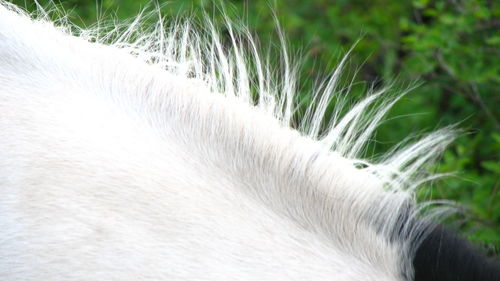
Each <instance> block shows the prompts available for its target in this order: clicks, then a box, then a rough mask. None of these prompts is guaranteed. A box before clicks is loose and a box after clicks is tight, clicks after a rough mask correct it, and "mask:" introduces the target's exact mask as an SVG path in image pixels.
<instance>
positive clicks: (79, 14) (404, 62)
mask: <svg viewBox="0 0 500 281" xmlns="http://www.w3.org/2000/svg"><path fill="white" fill-rule="evenodd" d="M12 2H14V3H16V4H18V5H20V6H23V7H27V8H28V9H29V10H32V9H34V8H35V5H34V2H33V1H24V0H14V1H12ZM39 2H40V3H41V4H42V6H46V5H47V4H48V3H49V2H50V1H48V0H39ZM213 2H214V1H199V0H198V1H197V0H189V1H187V0H184V1H179V0H173V1H159V3H160V5H161V7H162V11H163V13H164V15H166V16H168V15H179V14H181V15H182V14H193V13H194V14H198V15H201V13H202V11H206V12H207V13H208V14H210V15H213V19H214V21H215V23H216V24H221V26H222V17H221V14H220V11H219V10H220V6H221V5H220V3H219V4H217V5H214V3H213ZM218 2H219V1H218ZM220 2H223V4H224V6H225V9H226V10H227V12H228V13H229V15H230V16H231V17H235V18H237V19H238V20H237V21H243V22H245V23H246V24H247V25H248V27H249V29H250V31H251V32H252V34H255V35H256V36H258V38H259V41H260V43H261V45H262V46H263V47H264V48H266V47H267V46H270V45H276V44H278V43H277V42H276V41H277V40H276V24H275V22H274V20H273V11H275V12H276V14H277V17H278V19H279V23H280V25H281V27H282V28H283V31H284V33H285V34H286V36H287V39H288V41H289V42H288V43H289V45H290V48H291V50H292V51H293V52H295V53H297V51H300V56H301V57H302V58H303V60H304V66H303V68H302V70H301V77H302V80H301V84H300V86H301V88H300V89H301V90H300V91H301V93H300V94H301V95H302V96H303V97H304V99H305V100H307V98H308V94H309V89H310V87H312V82H311V81H314V80H316V79H318V78H320V77H324V75H325V73H326V74H328V73H329V72H331V71H332V69H333V67H334V66H335V63H336V62H338V61H339V59H340V58H341V57H342V55H344V54H345V53H346V52H347V51H348V50H349V49H350V48H351V47H353V46H355V47H354V50H353V52H352V55H351V56H350V60H349V64H348V66H347V69H346V71H347V72H348V73H351V74H354V73H355V72H357V75H356V80H355V81H359V82H360V83H355V86H354V88H353V90H352V95H353V96H356V95H361V93H362V92H364V91H365V90H366V88H367V87H369V86H371V85H374V86H375V87H381V86H383V85H384V83H387V82H393V83H394V84H395V87H396V88H398V87H401V88H404V87H405V85H406V86H407V85H408V84H409V83H411V82H414V81H419V82H421V83H422V84H421V85H420V86H419V87H418V88H416V89H415V90H413V91H412V93H411V94H409V95H407V96H406V97H405V98H403V99H402V100H401V101H400V102H398V103H397V104H396V106H395V108H394V109H393V110H392V111H391V112H390V116H389V117H388V120H389V121H387V122H385V123H384V124H383V125H382V127H381V128H380V130H378V132H377V135H376V140H377V142H376V143H375V142H374V144H373V145H372V147H371V148H370V151H372V152H374V153H381V152H383V151H384V150H386V149H387V148H388V147H390V146H391V145H393V144H395V143H397V142H398V141H400V140H402V139H404V137H405V136H407V135H408V134H413V133H415V132H420V131H422V129H425V130H427V131H430V130H432V129H435V128H437V127H443V126H445V125H450V124H455V123H457V122H461V123H460V125H459V127H460V128H462V129H464V133H463V134H461V136H460V137H459V138H458V139H457V140H456V141H455V142H454V143H453V144H452V145H451V146H450V147H449V148H448V149H447V150H446V152H445V153H444V156H443V157H442V158H441V159H440V162H439V163H438V165H437V166H436V167H435V168H434V170H437V171H438V172H454V173H455V175H454V176H452V177H449V178H446V179H445V180H442V181H436V182H434V183H433V184H432V187H431V189H426V190H427V192H425V193H422V194H420V196H421V197H422V198H423V199H430V198H433V199H450V200H454V201H458V202H460V203H461V204H463V209H462V210H461V211H460V212H459V214H458V215H457V216H456V217H455V218H454V220H453V221H455V223H454V225H453V227H457V228H459V229H460V230H461V231H462V233H463V234H464V235H465V236H467V237H468V238H469V239H470V240H472V241H474V242H476V243H478V244H479V245H482V246H484V247H487V249H488V250H489V252H490V253H495V252H496V253H498V252H499V249H500V191H499V189H500V161H499V160H500V159H499V158H500V157H499V154H500V132H499V129H500V32H499V30H500V5H499V4H500V2H498V1H494V0H489V1H487V0H483V1H480V0H435V1H432V0H413V1H397V0H307V1H305V0H281V1H272V0H270V1H257V0H247V1H220ZM56 3H57V5H60V6H62V7H63V8H64V9H65V10H66V11H67V12H69V13H70V19H71V20H72V21H73V22H74V23H76V24H78V25H82V26H89V25H91V24H92V23H94V22H95V21H96V19H97V18H100V17H101V16H102V15H104V17H107V18H109V17H111V18H113V17H115V18H118V19H129V18H132V17H134V16H135V15H136V14H137V13H138V12H139V11H140V10H141V9H143V8H145V7H154V6H155V5H154V4H152V3H154V2H152V1H149V0H96V1H90V0H64V1H61V3H59V2H56ZM218 11H219V12H218ZM98 15H100V16H98ZM358 40H360V41H359V42H358V43H357V44H355V43H356V41H358ZM408 114H410V115H408ZM457 221H458V223H457Z"/></svg>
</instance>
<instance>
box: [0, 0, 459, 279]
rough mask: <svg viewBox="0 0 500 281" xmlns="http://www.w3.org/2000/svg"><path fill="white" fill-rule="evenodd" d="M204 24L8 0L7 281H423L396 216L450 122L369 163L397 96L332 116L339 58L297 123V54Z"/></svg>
mask: <svg viewBox="0 0 500 281" xmlns="http://www.w3.org/2000/svg"><path fill="white" fill-rule="evenodd" d="M194 25H195V24H193V23H192V22H190V21H186V22H177V23H172V24H170V25H169V26H170V27H169V28H164V25H163V23H162V22H161V21H160V22H159V24H158V25H157V26H156V27H155V28H154V29H153V30H150V31H144V29H143V26H142V25H141V24H140V17H139V18H138V19H137V20H136V21H134V22H133V23H130V24H129V25H128V27H126V28H120V27H119V26H117V27H116V29H114V30H111V31H109V30H108V31H107V32H103V31H101V30H98V29H93V30H81V29H78V28H76V27H75V26H73V25H70V24H69V23H64V22H63V21H62V22H61V23H60V25H54V24H53V23H51V22H50V21H49V20H48V16H47V15H46V14H44V12H43V11H42V10H41V11H40V12H39V14H38V16H37V19H31V18H30V17H29V16H27V15H26V14H24V12H22V11H20V10H19V9H17V8H16V7H14V6H12V5H10V4H8V3H6V2H5V1H0V194H1V196H0V280H338V281H354V280H363V281H368V280H380V281H382V280H384V281H386V280H394V281H396V280H404V277H403V276H404V275H406V276H408V277H409V278H411V275H412V267H411V258H412V255H413V251H414V250H415V247H416V246H417V245H418V241H419V240H420V239H421V237H422V235H424V234H425V230H426V225H425V224H424V223H422V224H409V223H405V224H403V225H401V224H400V222H399V221H398V218H401V215H402V214H403V212H405V210H406V208H407V207H408V206H412V205H413V207H412V208H411V209H412V210H413V211H411V212H410V213H409V215H410V217H411V216H413V215H416V213H417V212H418V210H419V208H420V207H419V206H420V205H417V204H416V203H415V201H414V190H415V188H416V185H418V184H419V183H422V182H425V181H426V180H429V179H433V178H434V176H432V175H431V176H429V175H425V174H424V173H421V172H420V171H421V170H422V168H423V167H424V166H425V165H427V164H428V163H430V162H431V161H432V160H433V159H434V158H435V157H436V156H437V155H438V154H439V152H440V151H441V150H442V149H443V147H444V146H445V145H446V144H447V142H449V141H450V134H451V133H450V130H449V129H444V130H440V131H438V132H436V133H433V134H430V135H429V136H427V137H425V138H423V139H422V140H420V141H418V142H416V143H413V144H409V145H407V146H405V147H402V148H401V147H399V148H398V149H396V150H395V151H394V152H390V153H388V154H386V155H384V156H382V157H380V158H379V159H378V160H373V161H368V160H362V159H358V158H359V157H360V155H361V153H362V152H363V148H364V146H365V144H366V143H367V142H368V140H369V138H370V136H371V133H372V132H373V131H374V130H375V128H376V127H377V125H378V123H379V122H380V120H381V119H382V117H383V115H384V114H385V112H386V111H387V110H388V109H389V107H390V106H391V105H392V104H393V103H394V102H395V101H396V100H397V97H396V98H390V97H389V98H387V97H384V94H383V93H382V92H383V91H382V92H380V93H370V94H369V95H368V96H367V98H366V99H365V100H363V101H361V102H359V103H358V104H357V105H355V106H353V107H352V108H351V109H350V111H349V112H348V113H347V114H345V115H343V116H340V112H341V111H342V108H341V105H342V103H341V102H339V104H337V105H336V109H335V113H334V114H333V116H334V117H333V118H332V120H331V121H330V122H328V123H327V124H323V123H322V122H323V119H324V115H325V112H326V108H327V105H328V104H329V102H330V101H331V100H332V95H333V94H335V93H338V92H339V87H338V83H337V80H338V78H339V77H340V75H341V73H342V64H343V63H344V62H342V63H341V65H340V66H339V68H338V70H337V71H335V72H334V73H333V75H332V78H331V79H329V80H328V81H325V82H324V83H323V84H321V85H318V87H317V89H318V91H317V92H315V93H314V94H313V96H314V102H313V105H312V106H311V108H310V109H309V110H308V111H307V112H306V116H305V118H304V119H303V120H304V121H303V122H302V123H301V124H299V126H298V127H299V128H300V129H301V132H300V133H299V132H297V131H295V130H293V129H291V128H290V127H289V124H290V123H291V120H292V116H293V114H294V110H295V108H296V106H295V103H296V100H295V93H296V91H295V87H294V86H295V84H296V78H295V73H296V72H297V71H296V69H297V68H296V66H295V65H294V64H292V63H290V62H289V58H288V54H287V53H286V51H285V50H283V53H282V58H281V60H282V61H283V62H284V63H283V65H282V69H283V70H282V71H274V70H273V69H276V66H275V67H273V66H269V65H267V63H266V60H265V59H261V58H260V55H259V52H258V51H257V50H258V47H257V46H256V44H255V43H254V41H252V40H251V38H250V36H248V35H246V34H247V33H246V32H245V31H244V30H243V31H236V30H235V29H234V28H233V27H232V26H231V25H228V29H229V34H230V37H231V39H232V43H231V47H230V48H229V49H228V48H225V47H223V44H222V43H221V40H220V39H219V37H218V35H217V31H216V28H215V27H213V26H212V25H211V24H210V23H209V22H208V23H206V24H205V27H193V28H192V27H191V26H194ZM69 30H73V34H77V36H74V35H71V32H70V31H69ZM242 38H243V39H244V40H240V39H242ZM282 41H284V39H282ZM239 42H246V43H245V44H246V45H248V46H242V44H243V43H239ZM250 61H251V62H250ZM253 93H254V94H255V93H257V96H258V98H257V102H256V104H255V105H254V104H253V103H254V98H252V96H253ZM338 100H340V101H341V100H342V97H339V98H338ZM322 126H324V127H326V128H327V129H326V131H324V130H323V131H322V130H321V128H322ZM357 163H366V165H368V166H367V167H366V168H364V169H359V168H356V167H355V165H356V164H357ZM396 228H398V229H399V228H401V229H404V231H402V232H401V233H400V234H399V235H397V236H396V237H393V239H390V237H391V235H394V229H396Z"/></svg>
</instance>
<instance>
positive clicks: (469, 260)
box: [413, 226, 500, 281]
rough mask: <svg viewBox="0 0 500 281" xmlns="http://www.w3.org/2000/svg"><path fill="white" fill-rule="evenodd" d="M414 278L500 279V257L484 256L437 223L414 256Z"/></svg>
mask: <svg viewBox="0 0 500 281" xmlns="http://www.w3.org/2000/svg"><path fill="white" fill-rule="evenodd" d="M413 265H414V268H415V278H414V281H500V260H499V259H495V258H487V257H486V256H485V255H483V254H482V253H480V251H478V250H477V249H476V248H475V247H474V246H473V245H472V244H471V243H469V242H468V241H466V240H465V239H463V238H460V237H459V236H458V235H457V234H455V233H453V232H452V231H450V230H448V229H446V228H444V227H442V226H436V227H435V228H434V229H433V230H432V231H431V232H430V233H429V235H428V236H427V237H426V238H425V240H423V242H422V244H421V245H420V247H419V248H418V250H417V252H416V255H415V258H414V260H413Z"/></svg>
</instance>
